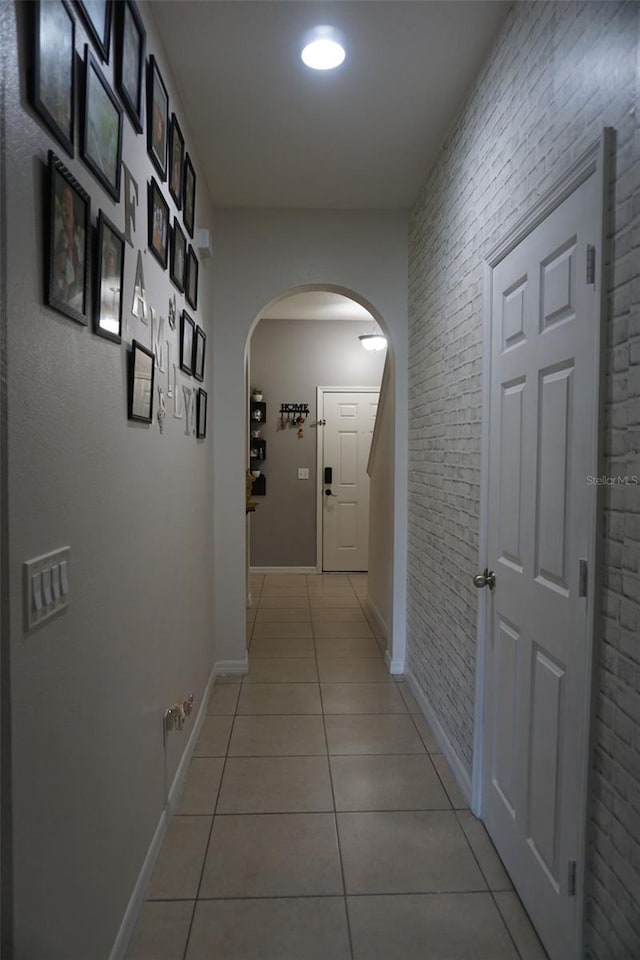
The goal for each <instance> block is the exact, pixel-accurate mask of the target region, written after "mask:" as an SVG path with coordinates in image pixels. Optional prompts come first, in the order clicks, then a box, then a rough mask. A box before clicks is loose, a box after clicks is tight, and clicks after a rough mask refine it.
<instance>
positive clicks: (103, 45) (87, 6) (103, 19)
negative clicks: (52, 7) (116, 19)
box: [76, 0, 112, 63]
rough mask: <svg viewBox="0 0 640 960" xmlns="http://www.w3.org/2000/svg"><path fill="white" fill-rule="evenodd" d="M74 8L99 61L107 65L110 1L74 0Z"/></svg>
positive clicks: (109, 36)
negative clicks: (78, 13) (98, 56)
mask: <svg viewBox="0 0 640 960" xmlns="http://www.w3.org/2000/svg"><path fill="white" fill-rule="evenodd" d="M76 6H77V8H78V10H79V11H80V15H81V16H82V20H83V22H84V25H85V27H86V30H87V33H88V34H89V36H90V38H91V42H92V43H93V45H94V47H95V48H96V50H97V51H98V53H99V54H100V59H101V60H104V62H105V63H109V44H110V41H111V7H112V0H76Z"/></svg>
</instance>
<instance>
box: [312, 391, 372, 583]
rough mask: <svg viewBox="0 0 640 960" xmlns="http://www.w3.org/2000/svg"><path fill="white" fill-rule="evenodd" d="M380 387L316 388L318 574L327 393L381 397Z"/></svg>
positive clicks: (321, 541)
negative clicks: (324, 416) (324, 420)
mask: <svg viewBox="0 0 640 960" xmlns="http://www.w3.org/2000/svg"><path fill="white" fill-rule="evenodd" d="M380 386H381V384H380V385H378V386H377V387H354V386H351V387H316V417H317V420H316V573H318V574H320V573H322V548H323V538H322V534H323V523H322V518H323V504H324V501H323V499H322V498H323V497H324V492H323V491H324V483H323V482H322V481H323V473H322V462H323V461H322V450H323V439H324V433H323V430H322V428H323V426H324V423H323V422H322V417H321V415H320V411H324V395H325V393H377V394H378V397H380Z"/></svg>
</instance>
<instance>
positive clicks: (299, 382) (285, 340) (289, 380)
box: [251, 320, 385, 567]
mask: <svg viewBox="0 0 640 960" xmlns="http://www.w3.org/2000/svg"><path fill="white" fill-rule="evenodd" d="M370 332H371V323H370V322H362V321H353V320H342V321H340V320H261V321H260V323H259V324H258V326H257V327H256V329H255V330H254V332H253V336H252V337H251V382H252V383H255V384H257V385H259V386H260V387H261V388H262V390H263V392H264V396H265V399H266V401H267V423H266V425H265V427H264V428H263V431H262V432H263V435H264V436H265V438H266V441H267V460H266V462H265V464H264V472H265V475H266V477H267V496H266V497H259V498H257V503H258V504H259V508H258V510H257V511H256V512H255V514H254V515H253V516H252V518H251V564H252V565H253V566H257V567H315V565H316V517H317V502H318V493H317V482H318V479H317V464H316V443H317V439H318V438H317V430H316V428H315V427H312V426H310V424H311V423H313V421H315V420H316V419H317V418H318V413H317V411H316V387H321V386H325V387H329V386H346V385H349V386H364V387H377V386H379V385H380V380H381V377H382V366H383V363H384V357H385V354H384V353H371V352H368V351H367V350H363V349H362V346H361V345H360V341H359V340H358V336H359V335H360V334H361V333H370ZM281 403H308V404H309V410H310V416H309V424H307V425H305V428H304V437H302V439H298V437H297V434H296V431H295V430H293V429H287V430H278V410H279V409H280V404H281ZM298 467H308V468H309V479H308V480H298V473H297V469H298Z"/></svg>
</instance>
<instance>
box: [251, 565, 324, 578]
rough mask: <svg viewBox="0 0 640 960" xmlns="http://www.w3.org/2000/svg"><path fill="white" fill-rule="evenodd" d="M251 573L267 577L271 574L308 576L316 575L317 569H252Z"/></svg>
mask: <svg viewBox="0 0 640 960" xmlns="http://www.w3.org/2000/svg"><path fill="white" fill-rule="evenodd" d="M249 573H250V574H251V575H252V576H253V574H256V573H258V574H260V573H263V574H265V575H266V576H268V575H269V574H279V573H287V574H288V573H291V574H297V573H299V574H301V575H302V574H306V575H309V574H311V573H316V568H315V567H250V568H249Z"/></svg>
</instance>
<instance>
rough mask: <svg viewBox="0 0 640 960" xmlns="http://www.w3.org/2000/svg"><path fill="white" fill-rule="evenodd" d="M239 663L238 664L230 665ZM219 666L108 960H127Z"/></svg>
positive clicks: (210, 683)
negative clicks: (133, 934) (139, 915)
mask: <svg viewBox="0 0 640 960" xmlns="http://www.w3.org/2000/svg"><path fill="white" fill-rule="evenodd" d="M223 662H224V661H223ZM229 662H234V663H235V662H236V661H229ZM217 667H218V663H216V664H214V667H213V670H212V671H211V674H210V676H209V680H208V681H207V685H206V687H205V689H204V692H203V694H202V702H201V703H200V709H199V710H198V713H197V714H196V717H195V720H194V723H193V728H192V730H191V733H190V735H189V740H188V741H187V745H186V747H185V749H184V751H183V754H182V758H181V760H180V763H179V764H178V768H177V770H176V773H175V776H174V778H173V783H172V784H171V787H170V789H169V795H168V799H167V804H166V806H165V808H164V810H163V811H162V813H161V814H160V820H159V821H158V826H157V827H156V830H155V833H154V834H153V838H152V840H151V843H150V844H149V849H148V850H147V855H146V856H145V858H144V862H143V864H142V868H141V870H140V873H139V874H138V879H137V880H136V883H135V886H134V888H133V892H132V894H131V897H130V898H129V903H128V904H127V909H126V910H125V912H124V916H123V918H122V923H121V924H120V929H119V930H118V935H117V936H116V939H115V942H114V944H113V948H112V950H111V954H110V956H109V960H124V957H125V954H126V952H127V947H128V946H129V940H130V939H131V934H132V933H133V930H134V927H135V925H136V922H137V920H138V914H139V913H140V908H141V907H142V904H143V902H144V898H145V894H146V892H147V888H148V886H149V882H150V880H151V874H152V873H153V868H154V867H155V865H156V860H157V859H158V854H159V853H160V848H161V846H162V841H163V840H164V838H165V835H166V832H167V826H168V823H169V818H170V817H171V815H172V813H173V810H174V808H175V806H176V804H177V802H178V799H179V797H180V794H181V792H182V787H183V784H184V778H185V776H186V773H187V768H188V766H189V762H190V761H191V757H192V755H193V751H194V750H195V746H196V743H197V741H198V736H199V734H200V729H201V727H202V724H203V722H204V718H205V717H206V715H207V704H208V702H209V697H210V695H211V688H212V686H213V682H214V680H215V678H216V676H217V675H218V673H220V672H221V671H219V670H218V671H217V670H216V668H217Z"/></svg>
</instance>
